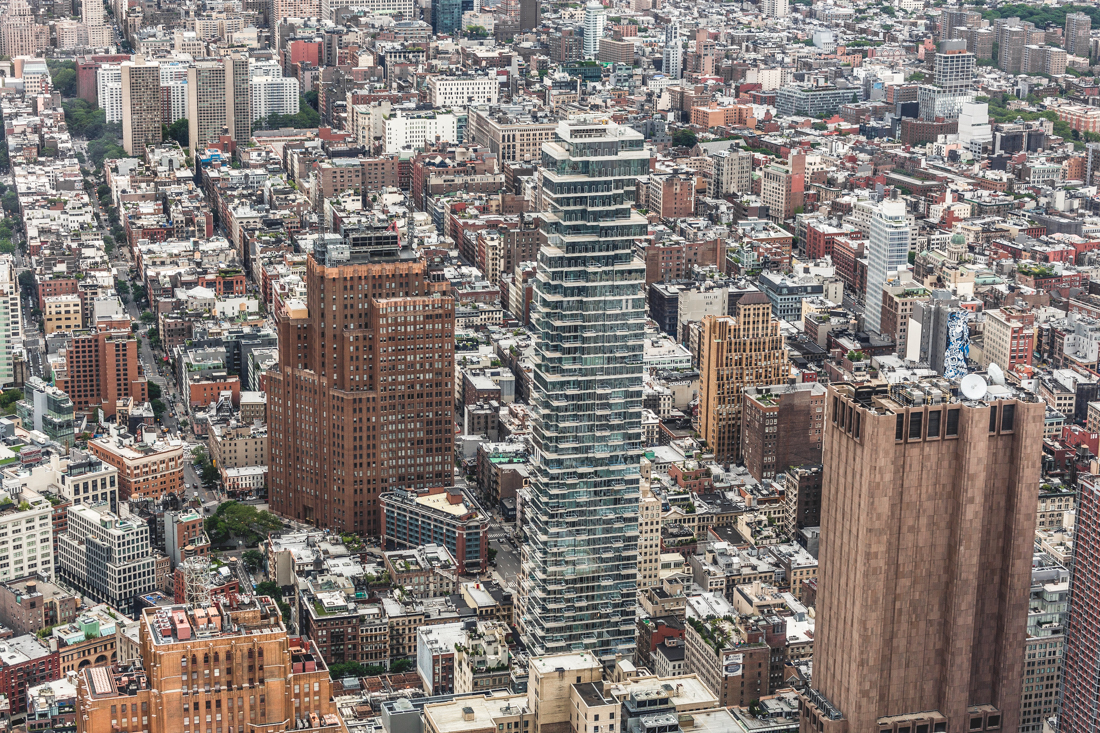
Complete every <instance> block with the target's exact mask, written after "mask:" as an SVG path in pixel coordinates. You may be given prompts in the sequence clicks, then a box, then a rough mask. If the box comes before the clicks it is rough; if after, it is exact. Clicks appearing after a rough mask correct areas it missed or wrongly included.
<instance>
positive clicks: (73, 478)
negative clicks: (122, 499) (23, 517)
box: [55, 450, 119, 512]
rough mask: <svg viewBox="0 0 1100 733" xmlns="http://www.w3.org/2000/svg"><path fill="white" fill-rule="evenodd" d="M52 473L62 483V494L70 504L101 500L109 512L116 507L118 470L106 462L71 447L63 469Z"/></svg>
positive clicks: (90, 502)
mask: <svg viewBox="0 0 1100 733" xmlns="http://www.w3.org/2000/svg"><path fill="white" fill-rule="evenodd" d="M58 468H59V469H60V465H59V466H58ZM55 476H56V480H57V482H58V483H60V485H61V496H62V497H63V498H64V499H65V500H66V501H69V502H71V503H73V504H99V503H104V504H106V505H107V508H108V509H109V510H110V511H112V512H114V511H117V510H118V491H119V488H118V469H117V468H115V467H114V466H112V465H111V464H109V463H107V462H106V461H101V460H100V459H98V458H96V457H95V456H93V455H90V454H88V453H85V452H83V451H80V450H74V451H72V452H71V453H69V463H68V465H67V466H66V467H65V470H64V471H60V470H58V472H57V473H56V474H55Z"/></svg>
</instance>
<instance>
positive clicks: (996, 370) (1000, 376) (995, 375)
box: [985, 362, 1005, 385]
mask: <svg viewBox="0 0 1100 733" xmlns="http://www.w3.org/2000/svg"><path fill="white" fill-rule="evenodd" d="M985 371H986V375H987V376H988V377H989V381H990V382H993V384H1000V385H1003V384H1004V383H1005V372H1004V369H1001V368H1000V367H999V366H997V362H990V363H989V368H988V369H986V370H985Z"/></svg>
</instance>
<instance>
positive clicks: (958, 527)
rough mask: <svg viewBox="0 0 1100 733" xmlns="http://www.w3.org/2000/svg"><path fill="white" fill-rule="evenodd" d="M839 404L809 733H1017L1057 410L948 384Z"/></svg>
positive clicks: (868, 392) (839, 399)
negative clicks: (1048, 435)
mask: <svg viewBox="0 0 1100 733" xmlns="http://www.w3.org/2000/svg"><path fill="white" fill-rule="evenodd" d="M979 393H982V394H979ZM828 402H829V404H828V408H827V409H828V419H827V421H826V434H825V444H824V449H823V452H822V466H823V469H822V470H823V476H822V486H821V551H820V555H819V562H820V565H819V572H818V578H819V581H818V595H817V614H816V619H817V627H816V635H815V639H814V669H813V683H812V689H809V690H807V691H806V692H805V693H802V702H803V704H802V719H801V731H802V733H810V731H818V732H820V733H886V732H887V731H889V733H936V732H937V731H939V732H940V733H959V732H960V731H965V732H970V731H973V732H975V733H977V732H979V731H1015V730H1017V728H1018V725H1019V723H1020V710H1021V707H1020V703H1021V701H1020V690H1021V683H1022V680H1023V669H1024V649H1025V640H1026V637H1027V616H1028V600H1029V597H1030V589H1031V558H1032V546H1033V542H1034V535H1035V522H1036V506H1037V505H1038V491H1039V465H1040V461H1041V458H1042V444H1043V413H1044V406H1043V403H1042V401H1041V400H1039V399H1038V398H1036V397H1035V396H1034V395H1032V394H1030V393H1019V392H1015V391H1014V390H1012V389H1011V388H1010V387H1006V386H1003V385H990V386H989V388H988V390H981V389H973V388H970V389H969V396H966V395H964V394H962V393H961V392H960V391H959V387H958V385H957V384H954V383H951V382H948V381H947V380H944V379H942V378H933V379H928V380H922V381H919V382H904V383H899V384H891V385H886V384H881V383H878V384H868V385H863V386H856V385H852V384H837V385H834V386H832V387H830V388H829V395H828Z"/></svg>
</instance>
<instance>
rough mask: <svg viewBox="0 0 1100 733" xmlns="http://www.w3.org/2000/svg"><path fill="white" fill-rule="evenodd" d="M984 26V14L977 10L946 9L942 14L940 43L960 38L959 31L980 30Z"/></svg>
mask: <svg viewBox="0 0 1100 733" xmlns="http://www.w3.org/2000/svg"><path fill="white" fill-rule="evenodd" d="M981 24H982V14H981V13H979V12H978V11H976V10H952V9H949V8H944V10H943V12H942V13H941V14H940V37H939V40H940V41H950V40H952V39H955V38H958V37H959V33H958V32H957V30H958V29H965V30H969V29H971V28H979V27H981Z"/></svg>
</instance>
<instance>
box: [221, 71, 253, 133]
mask: <svg viewBox="0 0 1100 733" xmlns="http://www.w3.org/2000/svg"><path fill="white" fill-rule="evenodd" d="M223 61H224V63H225V126H226V127H227V128H229V137H231V138H233V140H234V141H235V142H238V143H240V144H241V145H244V144H245V143H247V142H248V141H249V139H250V138H251V137H252V73H251V71H250V70H249V68H248V58H247V57H246V56H242V55H241V54H239V53H234V54H230V55H229V56H226V57H225V59H224V60H223Z"/></svg>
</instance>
